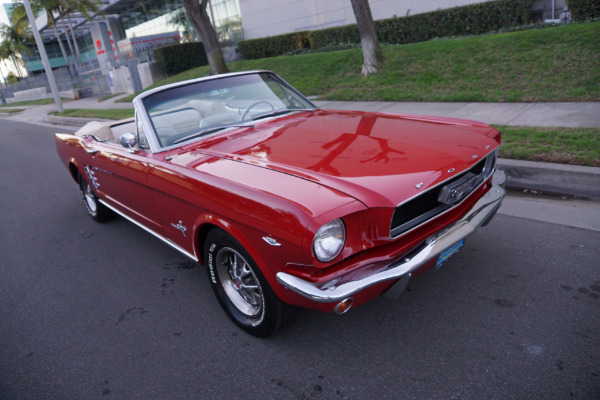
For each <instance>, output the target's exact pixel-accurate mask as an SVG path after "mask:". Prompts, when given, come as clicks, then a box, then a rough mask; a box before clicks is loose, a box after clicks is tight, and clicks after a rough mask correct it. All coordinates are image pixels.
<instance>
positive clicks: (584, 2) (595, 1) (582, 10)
mask: <svg viewBox="0 0 600 400" xmlns="http://www.w3.org/2000/svg"><path fill="white" fill-rule="evenodd" d="M567 5H568V6H569V11H570V12H571V16H572V17H573V19H574V20H575V21H585V20H586V19H591V18H597V17H600V1H599V0H568V1H567Z"/></svg>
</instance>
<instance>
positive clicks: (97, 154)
mask: <svg viewBox="0 0 600 400" xmlns="http://www.w3.org/2000/svg"><path fill="white" fill-rule="evenodd" d="M131 128H133V130H135V131H136V136H138V137H139V134H138V132H137V124H134V123H132V124H131ZM146 147H147V146H145V145H144V141H139V143H138V144H136V145H135V146H134V147H133V148H130V149H127V148H125V147H123V146H121V145H120V144H117V143H114V142H112V143H111V142H95V143H93V144H92V145H91V147H90V148H89V149H88V150H87V152H88V154H91V159H88V163H89V164H87V165H86V166H85V167H84V169H85V171H86V173H87V174H88V177H89V178H90V183H91V184H92V185H93V186H94V187H95V189H96V191H97V192H98V194H99V195H100V197H101V199H103V200H104V201H106V202H107V203H108V204H109V205H110V206H112V207H114V208H116V209H117V210H118V211H120V212H121V213H123V214H125V215H126V216H128V217H130V218H132V219H133V220H135V221H137V222H139V223H141V224H142V225H144V226H146V227H147V228H149V229H151V230H153V231H154V232H156V233H159V234H162V233H163V232H162V228H161V225H160V219H159V217H158V214H157V210H156V205H155V203H154V200H153V194H152V189H151V188H150V187H149V186H148V176H147V175H148V168H149V166H148V160H149V159H151V158H152V152H151V151H150V150H149V149H148V148H146Z"/></svg>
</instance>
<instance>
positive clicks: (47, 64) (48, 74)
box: [23, 0, 65, 113]
mask: <svg viewBox="0 0 600 400" xmlns="http://www.w3.org/2000/svg"><path fill="white" fill-rule="evenodd" d="M23 5H24V6H25V11H27V18H29V24H30V25H31V30H32V31H33V36H34V37H35V43H36V44H37V48H38V51H39V52H40V56H41V57H42V64H44V71H46V78H47V79H48V82H49V83H50V90H51V91H52V96H54V102H55V103H56V107H57V108H58V112H59V113H61V112H63V111H65V110H64V108H63V105H62V102H61V100H60V95H59V94H58V88H57V87H56V81H55V80H54V74H53V72H52V68H50V62H49V61H48V55H47V54H46V48H45V47H44V42H42V38H41V37H40V32H38V30H37V26H36V24H35V17H34V16H33V11H31V5H30V4H29V0H23ZM59 40H60V38H59Z"/></svg>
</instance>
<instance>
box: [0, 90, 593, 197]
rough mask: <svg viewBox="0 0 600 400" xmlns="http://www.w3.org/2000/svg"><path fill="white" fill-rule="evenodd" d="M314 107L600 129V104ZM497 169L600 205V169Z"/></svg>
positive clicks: (32, 119)
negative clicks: (599, 201) (598, 201)
mask: <svg viewBox="0 0 600 400" xmlns="http://www.w3.org/2000/svg"><path fill="white" fill-rule="evenodd" d="M124 96H126V95H122V96H117V97H114V98H112V99H108V100H105V101H102V102H99V101H98V98H97V97H87V98H82V99H78V100H72V101H68V102H65V103H64V104H63V106H64V108H65V109H68V108H87V109H113V108H132V107H133V105H132V104H131V103H119V102H116V101H115V100H118V99H119V98H121V97H124ZM313 102H314V103H315V104H316V105H317V106H319V107H321V108H323V109H334V110H357V111H374V112H384V113H393V114H415V115H433V116H441V117H449V118H462V119H471V120H477V121H482V122H485V123H488V124H495V125H509V126H540V127H572V128H576V127H589V128H594V127H595V128H598V127H600V102H588V103H439V102H429V103H426V102H380V101H372V102H364V101H359V102H351V101H321V100H313ZM16 108H22V109H24V111H23V112H20V113H17V114H6V115H4V114H1V113H0V118H1V117H3V118H10V119H11V120H15V121H21V122H27V123H34V124H38V125H46V126H56V127H57V130H61V131H63V132H69V131H73V130H75V129H77V128H78V127H80V126H83V125H84V124H85V123H87V122H89V121H91V119H86V118H68V117H54V116H49V115H47V114H48V113H49V112H51V111H55V110H56V105H55V104H48V105H43V106H25V107H19V106H17V107H16ZM498 167H499V168H501V169H504V170H505V171H506V172H507V175H508V180H507V187H508V188H512V189H518V190H525V189H528V190H535V191H538V192H543V193H549V194H556V195H563V196H570V197H576V198H584V199H592V200H600V168H598V167H582V166H573V165H562V164H552V163H541V162H531V161H519V160H507V159H500V160H499V162H498Z"/></svg>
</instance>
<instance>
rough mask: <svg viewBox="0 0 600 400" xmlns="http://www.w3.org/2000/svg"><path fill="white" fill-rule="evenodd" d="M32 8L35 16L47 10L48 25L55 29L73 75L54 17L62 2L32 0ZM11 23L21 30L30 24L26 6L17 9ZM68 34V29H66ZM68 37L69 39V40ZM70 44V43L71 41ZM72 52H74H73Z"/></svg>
mask: <svg viewBox="0 0 600 400" xmlns="http://www.w3.org/2000/svg"><path fill="white" fill-rule="evenodd" d="M30 4H31V9H32V11H33V13H34V15H35V16H37V15H39V14H41V13H42V12H46V14H47V16H48V26H52V29H53V30H54V36H56V40H57V41H58V46H59V47H60V51H61V53H62V56H63V58H64V60H65V63H66V65H67V67H68V68H69V72H70V73H71V75H73V70H72V68H73V67H72V65H71V62H70V60H69V57H68V55H67V52H66V50H65V46H64V44H63V42H62V40H61V39H60V34H59V33H58V29H56V18H55V17H54V13H55V12H58V11H59V10H60V3H59V2H58V0H33V1H30ZM10 20H11V23H12V25H13V26H14V27H16V28H17V29H18V30H20V31H24V30H25V28H26V27H28V26H29V19H28V18H27V12H26V11H25V6H24V5H23V4H20V5H19V6H17V7H16V8H15V9H13V12H12V14H11V16H10ZM65 35H66V30H65ZM68 39H69V38H68V37H67V41H68ZM69 44H70V43H69ZM71 54H73V53H72V52H71Z"/></svg>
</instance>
